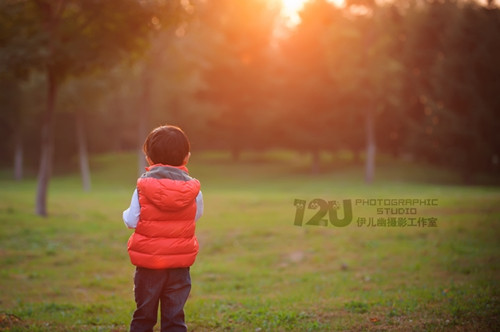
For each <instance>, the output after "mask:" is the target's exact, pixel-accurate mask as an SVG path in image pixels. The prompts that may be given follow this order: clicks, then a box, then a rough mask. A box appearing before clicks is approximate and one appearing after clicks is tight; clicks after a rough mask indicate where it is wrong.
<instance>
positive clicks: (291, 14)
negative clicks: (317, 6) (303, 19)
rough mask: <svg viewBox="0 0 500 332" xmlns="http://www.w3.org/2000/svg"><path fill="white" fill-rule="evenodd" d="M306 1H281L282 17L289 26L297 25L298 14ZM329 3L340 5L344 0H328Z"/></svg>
mask: <svg viewBox="0 0 500 332" xmlns="http://www.w3.org/2000/svg"><path fill="white" fill-rule="evenodd" d="M307 1H308V0H281V2H282V4H283V16H285V17H287V18H288V19H289V20H290V23H291V24H294V25H295V24H297V23H299V21H300V18H299V15H298V12H299V11H300V9H301V8H302V7H303V6H304V3H306V2H307ZM328 1H330V2H333V3H336V4H341V3H343V2H344V0H328Z"/></svg>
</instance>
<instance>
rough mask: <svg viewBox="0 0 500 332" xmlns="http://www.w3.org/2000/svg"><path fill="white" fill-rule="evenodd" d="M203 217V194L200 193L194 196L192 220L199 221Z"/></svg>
mask: <svg viewBox="0 0 500 332" xmlns="http://www.w3.org/2000/svg"><path fill="white" fill-rule="evenodd" d="M202 215H203V194H202V193H201V190H200V192H199V193H198V196H196V216H195V217H194V220H195V221H196V220H198V219H200V217H201V216H202Z"/></svg>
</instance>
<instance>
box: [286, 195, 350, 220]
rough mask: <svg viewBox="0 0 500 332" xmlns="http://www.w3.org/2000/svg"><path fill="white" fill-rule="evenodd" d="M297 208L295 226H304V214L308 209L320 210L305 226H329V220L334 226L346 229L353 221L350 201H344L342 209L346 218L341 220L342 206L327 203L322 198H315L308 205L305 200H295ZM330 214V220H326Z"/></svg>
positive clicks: (332, 202) (335, 202)
mask: <svg viewBox="0 0 500 332" xmlns="http://www.w3.org/2000/svg"><path fill="white" fill-rule="evenodd" d="M293 205H294V206H295V221H294V223H293V224H294V225H295V226H302V224H303V222H304V214H305V211H306V207H307V209H309V210H318V211H317V212H316V213H315V214H314V215H313V216H312V217H311V218H310V219H309V220H308V221H307V222H306V223H305V224H306V225H312V226H327V225H328V220H330V223H331V224H332V225H333V226H336V227H345V226H347V225H349V224H350V223H351V221H352V202H351V200H350V199H344V200H343V201H342V209H343V212H344V217H343V218H342V219H339V216H338V210H340V209H341V208H340V206H339V205H338V202H337V201H325V200H324V199H321V198H315V199H313V200H311V201H310V202H309V204H307V201H306V200H304V199H295V201H294V202H293ZM327 213H328V219H326V218H325V216H326V214H327Z"/></svg>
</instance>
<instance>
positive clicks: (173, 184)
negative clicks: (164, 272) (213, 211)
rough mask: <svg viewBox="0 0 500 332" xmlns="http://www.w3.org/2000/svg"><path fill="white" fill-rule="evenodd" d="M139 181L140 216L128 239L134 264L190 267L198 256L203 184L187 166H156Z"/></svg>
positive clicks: (155, 266)
mask: <svg viewBox="0 0 500 332" xmlns="http://www.w3.org/2000/svg"><path fill="white" fill-rule="evenodd" d="M146 170H147V172H146V173H144V174H143V175H142V176H141V177H140V178H139V179H138V180H137V192H138V194H139V204H140V208H141V210H140V215H139V222H138V223H137V227H136V229H135V232H134V233H132V235H131V236H130V238H129V240H128V252H129V256H130V261H131V262H132V264H134V265H136V266H140V267H145V268H149V269H166V268H179V267H188V266H191V265H192V264H193V263H194V261H195V259H196V254H197V253H198V248H199V247H198V241H197V240H196V236H195V225H196V223H195V216H196V196H197V195H198V193H199V191H200V182H199V181H198V180H196V179H194V178H192V177H190V176H189V175H188V170H187V168H186V167H184V166H179V167H177V166H176V167H174V166H167V165H153V166H150V167H148V168H147V169H146Z"/></svg>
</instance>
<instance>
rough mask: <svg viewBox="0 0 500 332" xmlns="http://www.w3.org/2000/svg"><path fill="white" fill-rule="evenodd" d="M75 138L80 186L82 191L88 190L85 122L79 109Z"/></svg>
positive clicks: (88, 173)
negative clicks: (80, 178) (80, 177)
mask: <svg viewBox="0 0 500 332" xmlns="http://www.w3.org/2000/svg"><path fill="white" fill-rule="evenodd" d="M75 119H76V138H77V143H78V155H79V162H80V174H81V176H82V186H83V191H90V188H91V181H90V167H89V157H88V151H87V139H86V136H85V124H84V122H83V116H82V111H81V110H78V109H77V110H76V113H75Z"/></svg>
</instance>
